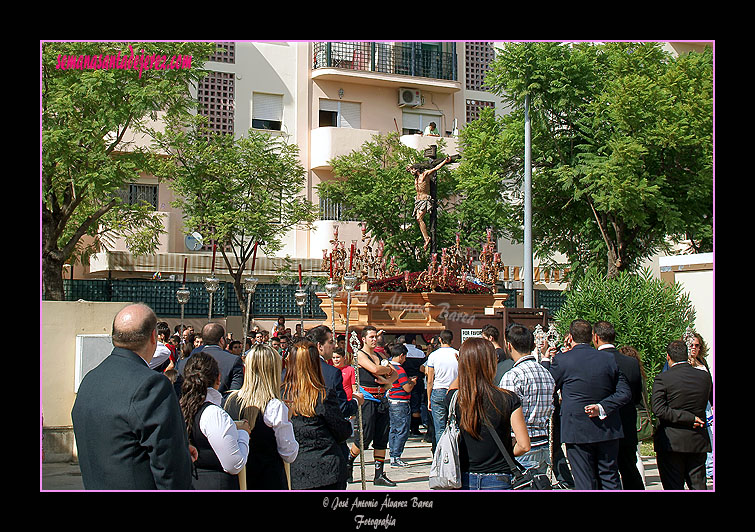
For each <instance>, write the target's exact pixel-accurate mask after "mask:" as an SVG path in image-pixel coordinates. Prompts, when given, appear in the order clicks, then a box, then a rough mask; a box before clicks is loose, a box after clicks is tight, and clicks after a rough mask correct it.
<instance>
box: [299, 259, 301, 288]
mask: <svg viewBox="0 0 755 532" xmlns="http://www.w3.org/2000/svg"><path fill="white" fill-rule="evenodd" d="M299 288H301V264H299Z"/></svg>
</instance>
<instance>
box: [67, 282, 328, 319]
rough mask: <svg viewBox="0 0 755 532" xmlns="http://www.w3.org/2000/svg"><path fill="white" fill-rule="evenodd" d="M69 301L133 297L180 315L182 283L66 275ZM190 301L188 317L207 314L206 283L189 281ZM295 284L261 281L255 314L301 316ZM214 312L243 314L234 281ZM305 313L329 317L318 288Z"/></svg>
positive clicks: (218, 296)
mask: <svg viewBox="0 0 755 532" xmlns="http://www.w3.org/2000/svg"><path fill="white" fill-rule="evenodd" d="M63 287H64V290H65V298H66V301H77V300H79V299H83V300H85V301H124V302H126V301H133V302H141V303H144V304H146V305H148V306H149V307H150V308H152V310H154V311H155V314H157V315H158V316H160V317H166V318H168V317H178V316H180V315H181V306H180V305H179V304H178V301H177V300H176V290H178V289H179V288H180V287H181V283H180V282H178V281H153V280H148V279H73V280H71V279H64V280H63ZM186 287H187V288H188V289H189V292H190V294H191V295H190V296H189V301H188V303H186V306H185V307H184V316H185V317H206V316H207V313H208V310H209V309H208V305H209V303H210V296H209V294H208V293H207V290H205V287H204V283H200V282H187V283H186ZM295 291H296V286H294V285H293V284H288V285H286V284H273V283H266V284H263V283H260V284H258V285H257V289H256V291H255V293H254V297H253V303H252V313H251V315H252V316H255V317H277V316H281V315H282V316H286V317H291V318H298V317H299V316H300V311H299V306H298V305H297V304H296V299H295V298H294V292H295ZM212 315H213V316H241V308H240V307H239V304H238V299H237V298H236V291H235V290H234V289H233V285H232V284H231V283H228V282H225V283H220V286H219V287H218V291H217V292H216V293H215V296H214V297H213V300H212ZM304 317H305V318H308V319H325V313H324V312H323V311H322V309H321V308H320V298H319V297H317V296H316V295H315V294H314V292H312V291H310V292H308V297H307V301H306V303H305V305H304Z"/></svg>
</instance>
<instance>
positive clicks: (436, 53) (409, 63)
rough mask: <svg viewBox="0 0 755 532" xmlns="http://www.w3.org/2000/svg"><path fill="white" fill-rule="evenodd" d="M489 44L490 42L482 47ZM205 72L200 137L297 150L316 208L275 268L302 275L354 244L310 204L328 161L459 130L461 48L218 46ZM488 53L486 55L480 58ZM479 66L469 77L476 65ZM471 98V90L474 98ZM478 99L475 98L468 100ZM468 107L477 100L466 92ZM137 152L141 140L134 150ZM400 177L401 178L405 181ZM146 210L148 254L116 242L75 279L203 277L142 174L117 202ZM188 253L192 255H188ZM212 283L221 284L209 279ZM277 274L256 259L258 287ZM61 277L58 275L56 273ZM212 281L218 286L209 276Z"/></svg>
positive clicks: (354, 228)
mask: <svg viewBox="0 0 755 532" xmlns="http://www.w3.org/2000/svg"><path fill="white" fill-rule="evenodd" d="M484 44H486V45H490V44H492V43H484ZM218 45H219V48H218V52H217V53H216V54H215V55H213V56H212V57H211V58H210V60H209V61H208V62H207V63H206V64H205V68H207V69H208V70H210V71H211V74H210V75H209V76H208V77H206V78H205V79H204V80H203V81H202V82H201V84H200V85H199V87H198V88H197V91H196V96H197V99H198V101H199V102H200V104H201V107H200V109H201V111H200V112H201V113H203V114H205V115H206V116H207V117H208V119H209V122H210V125H211V127H212V128H213V130H214V131H216V132H218V133H226V134H227V133H230V134H234V135H236V136H242V135H244V134H246V132H247V131H248V130H249V129H250V128H251V129H255V130H264V131H267V132H268V133H269V134H271V135H287V136H288V138H289V141H290V142H295V143H296V144H297V145H298V146H299V149H300V158H301V160H302V164H303V166H304V168H305V169H306V170H307V186H306V195H307V199H308V200H310V201H312V202H313V203H315V204H319V205H320V206H321V216H320V218H321V219H320V220H318V221H317V222H315V225H314V229H313V230H311V231H303V230H292V231H289V232H288V233H287V234H286V235H285V236H284V238H283V243H284V246H283V249H282V250H281V251H280V252H278V253H277V257H285V256H289V257H290V258H291V259H292V260H293V262H294V263H295V264H296V263H299V264H302V266H303V268H304V269H306V270H310V269H311V270H318V269H319V266H320V260H321V258H322V250H323V249H326V248H329V247H330V244H329V242H328V241H329V240H330V239H331V238H332V235H333V230H334V228H335V227H336V226H338V228H339V238H340V239H342V240H345V241H349V240H350V239H357V238H359V237H360V236H361V231H360V229H359V227H358V225H357V224H358V220H343V219H340V218H342V217H341V215H340V212H341V211H340V208H339V206H338V205H332V204H329V203H327V202H324V201H323V202H320V198H319V197H318V195H317V186H318V185H319V184H320V183H321V182H323V181H327V180H329V179H333V173H332V168H331V167H330V164H329V161H330V160H331V159H333V158H334V157H337V156H339V155H343V154H347V153H349V152H351V151H352V150H358V149H360V147H361V145H362V144H363V143H364V142H366V141H368V140H370V139H371V138H372V136H373V135H376V134H385V133H388V132H393V131H398V132H400V133H401V140H402V142H404V143H405V144H407V145H409V146H411V147H414V148H416V149H418V150H424V148H426V147H427V146H429V145H431V144H434V143H435V142H436V138H435V137H426V136H423V135H422V134H421V133H422V131H423V130H424V129H425V127H426V126H427V125H428V124H429V123H430V122H435V123H436V124H437V127H438V130H439V132H440V134H441V136H442V137H444V139H445V142H446V144H447V146H448V150H449V151H450V152H452V153H453V152H456V151H458V141H457V139H456V137H455V133H456V132H457V131H458V130H459V129H461V128H462V127H463V125H464V123H466V121H467V120H468V119H469V117H470V116H474V113H472V114H471V115H470V111H469V107H470V105H472V106H474V105H476V104H475V103H470V101H468V99H467V97H466V95H467V90H466V78H465V74H464V73H465V72H466V70H467V66H466V64H467V61H468V60H469V59H468V58H469V57H472V56H470V55H469V53H468V51H467V49H468V48H470V47H474V46H476V47H478V48H479V45H478V43H462V42H405V43H401V42H221V43H218ZM488 52H492V50H488ZM473 61H476V63H475V65H477V63H479V65H480V66H476V67H475V68H476V69H477V70H478V74H477V75H478V76H480V75H482V67H484V65H485V64H486V63H484V62H481V61H477V60H476V59H473ZM478 88H479V87H478ZM478 92H479V91H478ZM474 96H475V98H474V100H473V101H474V102H476V101H477V100H478V99H479V97H478V96H477V93H475V95H474ZM134 140H135V141H136V142H137V143H139V142H146V140H145V139H134ZM407 178H408V177H407ZM123 194H124V197H127V198H129V199H130V200H132V201H136V200H147V201H148V202H150V203H152V204H153V205H154V207H155V210H156V211H157V213H158V214H157V215H158V216H160V217H161V218H162V221H163V225H164V227H165V229H166V234H165V235H163V237H162V239H161V241H160V245H159V248H158V249H157V250H156V252H155V253H154V254H153V255H150V256H147V257H134V256H132V255H131V254H130V253H128V251H127V249H126V247H125V244H124V242H123V241H122V240H120V239H115V240H114V241H113V242H111V243H110V246H109V249H108V250H107V251H103V252H101V253H98V254H97V255H95V256H94V257H93V258H92V259H91V261H90V265H89V267H88V268H84V269H83V270H82V271H79V268H78V267H77V269H76V271H74V272H73V275H72V277H75V278H98V277H111V278H125V277H129V278H150V277H152V276H153V275H154V274H155V273H157V272H159V273H160V275H161V277H162V278H166V276H170V275H177V274H179V272H180V271H181V269H182V267H183V264H184V259H185V258H188V268H187V276H188V278H190V279H192V278H193V279H196V280H199V279H200V278H201V277H203V276H206V275H207V274H209V272H210V270H211V264H210V263H211V247H210V243H209V242H204V245H203V246H201V247H194V246H191V243H190V242H188V243H187V239H186V229H187V228H185V227H184V226H183V223H182V217H181V212H179V211H177V210H176V209H174V208H173V207H172V206H171V203H172V201H173V200H174V199H175V198H174V197H173V193H172V191H171V190H170V189H169V188H168V186H167V185H166V184H165V183H159V182H158V180H157V179H156V178H155V177H154V176H150V175H146V174H145V175H142V176H141V177H140V179H139V181H138V182H137V183H135V184H133V185H130V186H129V188H128V190H124V191H123ZM192 247H194V249H192ZM218 264H219V262H216V274H218V273H222V269H219V268H217V265H218ZM279 266H280V261H279V260H276V257H264V256H262V257H258V259H257V267H256V271H255V275H257V276H258V277H260V279H261V281H263V282H264V280H265V279H266V278H269V277H271V276H273V275H274V274H275V272H276V270H277V269H278V267H279ZM68 273H69V274H70V272H68ZM221 278H222V276H221Z"/></svg>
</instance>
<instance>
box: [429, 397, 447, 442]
mask: <svg viewBox="0 0 755 532" xmlns="http://www.w3.org/2000/svg"><path fill="white" fill-rule="evenodd" d="M447 393H448V388H433V390H432V392H430V413H431V414H432V416H433V425H435V444H436V445H437V444H438V440H440V435H441V434H443V431H444V430H446V421H447V420H448V407H446V394H447Z"/></svg>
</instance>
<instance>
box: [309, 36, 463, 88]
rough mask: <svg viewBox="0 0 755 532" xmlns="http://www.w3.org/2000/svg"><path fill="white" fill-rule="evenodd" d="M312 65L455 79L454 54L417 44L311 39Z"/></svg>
mask: <svg viewBox="0 0 755 532" xmlns="http://www.w3.org/2000/svg"><path fill="white" fill-rule="evenodd" d="M313 44H314V56H313V59H312V68H314V69H317V68H345V69H349V70H362V71H370V72H384V73H388V74H403V75H407V76H415V77H423V78H435V79H446V80H456V79H457V75H456V54H455V53H451V52H441V51H438V50H428V49H423V48H422V45H421V43H406V44H388V43H380V42H315V43H313Z"/></svg>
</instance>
